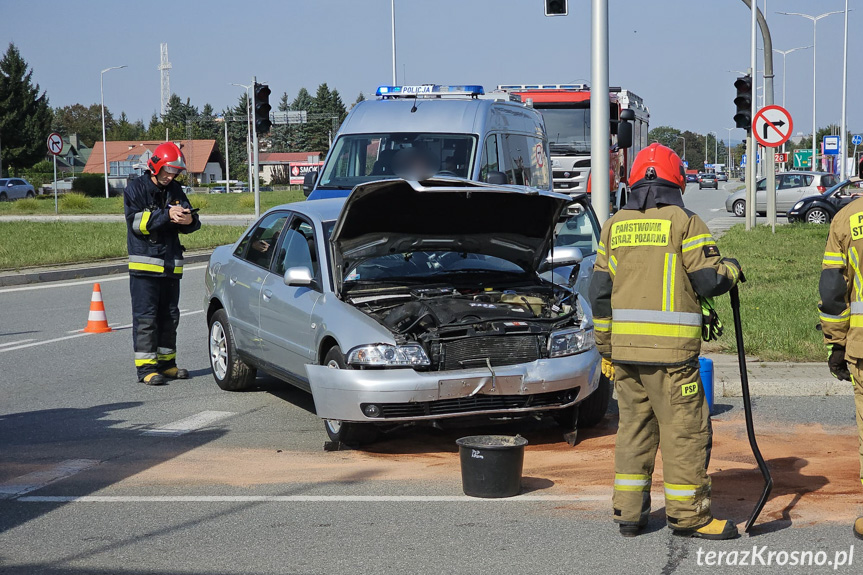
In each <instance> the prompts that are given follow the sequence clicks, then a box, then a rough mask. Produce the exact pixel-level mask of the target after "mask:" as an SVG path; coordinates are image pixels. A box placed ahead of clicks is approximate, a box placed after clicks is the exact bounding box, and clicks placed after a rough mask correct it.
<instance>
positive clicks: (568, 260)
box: [538, 246, 584, 273]
mask: <svg viewBox="0 0 863 575" xmlns="http://www.w3.org/2000/svg"><path fill="white" fill-rule="evenodd" d="M583 259H584V254H582V253H581V248H577V247H575V246H570V247H560V248H555V249H554V250H552V251H551V252H549V253H548V255H547V256H546V258H545V261H543V262H542V263H541V264H540V266H539V270H538V271H539V272H540V273H542V272H544V271H548V270H550V269H554V268H556V267H560V266H575V265H578V264H580V263H581V260H583Z"/></svg>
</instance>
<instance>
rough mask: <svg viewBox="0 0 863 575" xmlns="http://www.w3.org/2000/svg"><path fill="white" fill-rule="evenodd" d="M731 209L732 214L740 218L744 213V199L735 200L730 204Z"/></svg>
mask: <svg viewBox="0 0 863 575" xmlns="http://www.w3.org/2000/svg"><path fill="white" fill-rule="evenodd" d="M731 211H732V212H734V215H735V216H737V217H738V218H742V217H743V216H745V215H746V201H745V200H737V201H736V202H734V204H733V205H732V206H731Z"/></svg>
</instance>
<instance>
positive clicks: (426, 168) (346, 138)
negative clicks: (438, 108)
mask: <svg viewBox="0 0 863 575" xmlns="http://www.w3.org/2000/svg"><path fill="white" fill-rule="evenodd" d="M475 155H476V137H475V136H471V135H465V134H428V133H415V132H413V133H411V132H399V133H393V134H345V135H342V136H339V138H338V139H337V140H336V142H335V144H334V146H333V151H332V153H331V154H330V156H329V159H328V160H327V165H326V166H325V167H324V172H323V174H322V175H321V180H320V183H319V184H318V188H330V189H345V190H349V189H352V188H353V187H354V186H356V185H357V184H361V183H363V182H372V181H375V180H387V179H391V178H398V177H408V176H409V175H410V174H414V173H416V170H417V169H419V171H420V172H424V173H426V174H427V175H428V176H431V175H439V176H452V177H459V178H470V176H471V173H472V166H473V162H474V157H475ZM418 166H420V167H419V168H418Z"/></svg>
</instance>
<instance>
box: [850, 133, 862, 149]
mask: <svg viewBox="0 0 863 575" xmlns="http://www.w3.org/2000/svg"><path fill="white" fill-rule="evenodd" d="M851 143H852V144H854V145H855V146H859V145H860V144H863V136H861V135H860V134H857V135H856V136H854V137H853V138H851Z"/></svg>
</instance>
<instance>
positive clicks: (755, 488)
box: [0, 189, 863, 575]
mask: <svg viewBox="0 0 863 575" xmlns="http://www.w3.org/2000/svg"><path fill="white" fill-rule="evenodd" d="M702 194H704V195H708V194H716V192H715V191H713V190H710V191H707V190H703V191H701V192H699V191H698V190H697V189H696V190H695V193H693V194H689V193H687V197H686V200H687V203H690V201H693V202H694V199H695V198H698V197H699V196H700V195H702ZM720 197H721V198H722V200H723V201H724V195H722V192H720ZM708 198H709V196H708ZM707 204H708V205H709V201H708V202H707ZM699 209H700V208H696V211H698V210H699ZM707 209H708V210H709V209H712V208H709V207H708V208H707ZM710 213H714V212H710ZM705 219H707V218H705ZM203 274H204V270H203V266H200V265H196V266H190V267H189V268H187V273H186V276H185V277H184V279H183V287H182V297H181V302H180V308H181V310H183V311H182V316H183V317H182V319H181V324H180V330H179V341H178V349H179V361H180V363H181V365H183V366H185V367H187V368H188V369H190V371H191V373H192V376H193V377H192V379H190V380H187V381H182V382H175V383H172V384H170V385H167V386H163V387H148V386H145V385H143V384H140V383H137V382H136V380H135V373H134V367H133V362H132V347H131V333H130V329H129V327H128V325H129V323H130V322H131V311H130V305H129V289H128V279H127V278H126V277H125V276H111V277H105V278H95V279H93V280H88V281H78V282H69V283H62V284H60V283H58V284H40V285H36V286H26V287H23V288H4V289H0V310H2V311H0V573H3V574H6V573H9V574H19V573H20V574H28V575H29V574H38V573H47V574H52V575H53V574H57V575H60V574H64V575H66V574H85V573H87V574H89V573H95V574H106V575H107V574H120V575H123V574H145V573H146V574H165V575H169V574H178V573H187V574H204V573H231V574H233V573H238V574H239V573H256V574H269V573H273V574H291V573H303V574H305V573H309V574H323V573H327V574H332V573H345V574H348V573H393V574H396V573H398V574H402V573H443V572H445V573H491V572H494V573H513V574H515V573H519V574H521V573H540V572H542V573H572V572H576V573H582V572H590V573H594V574H596V575H604V574H619V573H629V572H634V573H639V574H647V573H662V574H671V573H716V572H720V573H724V572H731V571H732V570H733V569H734V568H733V567H717V566H714V565H711V564H710V563H711V557H712V559H713V561H714V562H715V560H716V557H715V556H709V555H707V552H709V551H718V550H722V551H737V552H738V553H737V554H736V555H735V557H736V561H737V562H738V563H739V562H741V561H743V553H744V552H748V553H749V554H750V556H747V559H746V560H747V561H748V562H752V561H755V565H756V568H755V570H754V572H777V573H779V572H782V573H818V572H822V571H823V572H828V571H834V572H840V573H843V572H844V573H859V569H860V567H859V565H860V564H861V562H863V557H861V555H863V545H861V546H860V548H859V549H857V551H856V555H854V556H853V557H850V556H849V552H850V548H851V546H852V545H853V544H854V543H855V541H856V540H855V539H853V537H851V527H850V525H851V521H852V520H853V517H854V516H855V514H856V512H857V509H856V507H857V503H856V502H857V501H859V497H858V495H859V489H860V484H859V481H858V478H857V476H856V461H857V455H856V453H855V448H856V439H855V437H856V436H855V435H854V434H855V430H854V427H853V406H852V405H851V401H850V398H848V397H817V398H805V397H801V398H782V397H770V398H757V399H756V400H755V407H756V412H757V416H758V417H757V423H758V425H759V433H760V441H761V442H763V443H762V445H763V447H762V449H763V451H764V453H765V457H766V458H767V459H768V461H769V462H770V464H771V466H772V468H773V469H774V470H775V473H776V477H777V486H776V487H775V488H774V496H773V498H772V499H771V501H770V502H769V503H768V507H767V508H766V509H765V512H764V514H763V515H762V518H761V520H760V521H759V525H760V527H757V528H756V531H755V532H754V533H753V535H751V536H748V535H744V536H743V537H742V538H740V539H738V540H736V541H732V542H703V541H702V542H699V541H696V540H688V539H681V538H678V537H673V536H671V535H670V533H669V531H668V530H667V529H665V528H664V518H663V517H664V514H663V502H662V498H661V485H662V483H661V478H660V477H655V478H654V503H653V508H654V513H653V515H652V518H651V522H650V525H649V527H648V530H647V533H646V534H644V535H642V536H641V537H638V538H635V539H631V540H624V539H622V538H620V537H619V535H618V534H617V529H616V526H615V525H614V524H613V523H612V522H611V514H610V494H611V485H610V484H611V478H612V473H613V471H612V469H613V466H612V450H611V446H613V438H614V431H615V428H616V415H615V408H614V406H612V409H611V413H610V415H609V417H608V419H607V421H606V422H605V423H604V424H602V425H600V426H599V427H598V428H596V429H594V430H590V431H587V432H580V434H579V437H580V439H579V443H578V445H576V446H575V447H574V448H570V447H569V446H568V445H566V443H564V442H563V440H562V436H561V434H560V431H559V430H558V429H556V428H555V427H554V425H553V424H552V423H551V422H550V421H549V420H543V421H531V422H519V423H512V422H510V423H504V424H501V425H498V426H494V427H490V426H488V425H485V426H481V427H473V428H464V429H443V430H439V429H405V430H400V431H397V432H395V433H393V434H392V435H391V436H390V437H388V438H387V439H385V440H384V441H382V442H381V443H380V444H378V445H376V446H374V447H372V448H369V449H368V450H367V451H363V452H359V451H336V452H326V451H324V449H323V446H324V442H325V439H326V435H325V433H324V431H323V426H322V424H321V422H320V421H319V420H318V418H317V417H316V416H315V415H314V406H313V403H312V401H311V399H310V397H309V396H308V395H306V394H304V393H302V392H300V391H297V390H294V389H292V388H291V387H289V386H287V385H284V384H281V383H279V382H277V381H275V380H273V379H271V378H268V377H265V376H259V379H258V386H257V388H256V389H254V390H252V391H249V392H243V393H229V392H223V391H221V390H219V389H218V388H217V387H216V385H215V383H214V382H213V380H212V377H211V376H210V375H209V368H208V360H207V351H206V344H207V339H206V338H207V330H206V326H205V325H204V314H203V309H202V308H203V303H202V300H203ZM94 281H100V283H101V288H102V293H103V297H104V301H105V306H106V309H107V315H108V319H109V322H110V323H111V324H112V325H113V326H114V327H115V330H114V331H113V332H111V333H107V334H93V335H89V334H88V335H82V334H81V333H80V332H79V331H78V330H80V329H81V328H83V327H84V325H85V323H86V319H87V311H88V306H89V301H90V295H91V291H92V285H93V283H94ZM717 408H718V409H717V415H716V416H715V418H714V429H715V447H714V456H713V460H712V461H713V462H712V464H711V472H712V474H713V476H714V510H715V512H716V513H717V514H719V515H722V516H727V517H730V518H732V519H733V520H734V521H736V522H738V523H742V522H743V521H745V519H746V516H747V514H748V511H749V510H750V509H751V507H752V505H753V504H754V501H755V499H756V497H757V496H758V494H759V493H760V490H761V488H762V482H761V478H760V475H758V473H757V471H756V470H755V466H754V463H753V460H752V457H751V454H749V453H748V451H747V450H748V447H746V439H745V432H744V430H743V429H744V428H743V423H742V414H741V406H740V402H739V400H736V399H734V400H732V399H723V400H722V401H721V403H720V404H719V405H717ZM490 431H491V432H501V433H511V434H514V433H521V434H522V435H524V436H525V437H527V438H528V440H529V441H530V445H529V446H528V450H527V452H526V454H525V471H524V473H525V476H524V480H523V492H522V493H523V494H522V495H521V496H520V497H517V498H511V499H503V500H481V499H476V498H468V497H466V496H464V495H463V493H462V490H461V483H460V475H459V463H458V454H457V451H456V448H455V445H454V440H455V439H456V438H458V437H461V436H463V435H470V434H475V433H488V432H490ZM795 454H796V455H795ZM657 467H658V470H659V468H660V466H659V465H658V466H657ZM657 488H658V489H659V491H657ZM753 546H755V549H756V552H757V553H756V555H755V557H754V558H753V557H751V552H752V550H753ZM759 550H760V551H759ZM770 552H773V553H774V555H773V558H772V559H769V557H770V555H769V553H770ZM783 552H784V553H785V555H783ZM795 552H797V553H799V552H811V557H812V561H813V565H811V566H810V565H806V566H803V567H799V566H798V567H794V566H790V565H791V562H792V560H793V559H792V558H793V557H794V556H793V555H791V554H793V553H795ZM819 553H823V555H819ZM843 553H844V555H843ZM798 557H799V556H798ZM807 557H808V556H807ZM728 560H729V557H726V558H725V561H726V563H727V561H728ZM768 560H770V561H772V563H771V565H770V566H767V565H762V563H760V562H763V563H766V562H767V561H768ZM783 560H784V562H786V563H787V564H786V566H784V567H782V566H779V563H780V562H781V561H783ZM821 560H823V562H824V565H823V566H820V567H819V566H817V565H816V564H814V563H815V562H818V561H821ZM828 561H829V562H830V565H828V564H827V562H828ZM836 561H839V563H843V562H844V564H842V565H838V566H837V565H834V563H835V562H836ZM834 568H835V570H834Z"/></svg>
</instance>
